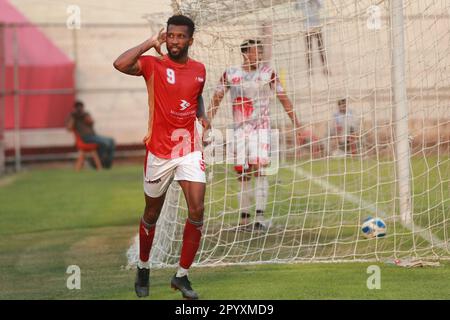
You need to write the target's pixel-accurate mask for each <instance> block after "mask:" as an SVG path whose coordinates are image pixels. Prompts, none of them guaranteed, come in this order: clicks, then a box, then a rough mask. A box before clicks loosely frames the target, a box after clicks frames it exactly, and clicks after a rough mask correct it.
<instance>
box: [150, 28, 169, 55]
mask: <svg viewBox="0 0 450 320" xmlns="http://www.w3.org/2000/svg"><path fill="white" fill-rule="evenodd" d="M150 41H151V43H152V44H153V48H155V50H156V52H158V53H159V54H160V55H161V56H162V55H163V54H162V52H161V45H162V44H163V43H164V42H166V31H164V28H161V30H159V33H158V34H155V35H154V36H152V37H151V38H150Z"/></svg>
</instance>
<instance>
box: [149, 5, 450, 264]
mask: <svg viewBox="0 0 450 320" xmlns="http://www.w3.org/2000/svg"><path fill="white" fill-rule="evenodd" d="M303 2H304V1H302V0H299V1H283V0H279V1H275V0H273V1H262V0H261V1H258V0H250V1H212V0H205V1H173V8H174V10H175V11H176V12H182V13H184V14H187V15H189V16H191V17H192V18H193V19H194V20H195V22H196V25H197V32H196V34H195V42H194V46H193V47H192V49H191V55H192V56H193V57H194V58H195V59H197V60H200V61H202V62H203V63H204V64H205V65H206V69H207V85H206V87H205V92H204V98H205V101H209V100H210V99H211V97H212V95H213V93H214V91H215V88H216V85H217V83H218V81H219V78H220V76H221V75H222V74H223V72H224V70H225V69H226V68H227V67H229V66H233V65H240V64H241V63H242V62H241V54H240V48H239V45H240V44H241V42H242V41H243V40H245V39H249V38H258V39H261V40H262V41H263V43H264V45H265V59H266V62H267V63H270V64H271V65H272V66H273V68H274V69H275V70H276V71H277V73H278V76H279V77H280V80H281V82H282V84H283V85H284V87H285V90H286V92H287V95H288V96H289V98H290V100H291V101H292V102H293V104H294V107H295V112H296V113H297V116H298V117H299V119H300V121H301V123H302V128H303V129H304V130H308V131H310V132H312V133H313V134H314V135H315V136H317V137H318V139H319V144H320V146H321V147H322V149H321V153H320V155H317V154H312V153H311V152H309V151H310V148H307V146H306V147H305V146H301V147H299V146H297V147H295V144H294V135H293V130H292V125H291V121H290V119H289V118H288V116H287V115H286V113H285V112H284V110H283V108H282V107H281V105H280V103H279V102H278V101H277V99H276V97H275V94H274V97H273V99H272V104H271V106H270V108H271V110H270V112H271V118H272V128H273V129H278V130H279V133H280V144H279V150H280V155H279V156H280V165H279V169H278V170H277V172H276V173H275V174H273V175H269V176H268V180H269V185H270V188H269V200H268V203H267V207H266V211H265V219H266V221H268V222H269V224H270V227H269V229H268V230H267V231H266V232H242V231H241V230H240V229H239V228H238V224H239V219H240V210H239V205H238V194H239V191H240V185H239V182H238V181H237V179H236V173H235V172H234V169H233V164H227V163H218V162H217V161H216V162H215V163H214V164H211V165H209V166H208V168H207V170H208V176H209V181H208V185H207V197H206V203H205V224H204V229H203V238H202V243H201V245H200V249H199V252H198V255H197V257H196V260H195V261H196V263H197V264H199V265H220V264H239V263H265V262H294V261H295V262H298V261H340V260H360V259H361V260H368V259H384V258H392V257H404V256H420V257H428V258H448V257H449V256H450V252H449V246H448V239H449V231H450V224H449V218H450V210H449V207H450V160H449V155H450V153H449V144H450V121H449V119H450V96H449V92H450V91H449V89H450V72H449V71H450V58H449V57H450V18H449V13H450V11H449V9H450V2H449V1H433V0H424V1H403V9H404V10H403V13H404V19H405V21H404V26H403V27H404V32H405V52H404V53H405V56H406V58H405V66H406V81H405V83H403V84H401V85H404V86H405V89H406V93H407V98H408V101H407V106H408V113H409V115H408V118H407V119H400V121H408V123H409V141H410V146H411V157H410V158H409V159H407V160H406V161H408V164H409V167H410V169H411V172H410V175H411V179H410V187H411V194H410V203H411V213H412V222H413V223H411V224H404V223H402V221H401V219H400V217H401V212H400V209H399V197H398V191H397V188H398V182H399V180H398V171H397V167H396V155H395V149H396V146H397V143H398V141H396V140H395V137H396V136H395V134H394V132H395V128H396V124H397V123H396V121H397V120H396V119H395V117H394V116H393V112H394V111H393V105H394V97H393V94H392V91H393V84H392V80H391V75H392V68H393V63H392V59H391V55H392V49H393V46H394V44H391V43H392V41H391V40H392V34H393V32H397V30H396V29H395V28H394V27H392V25H391V19H390V18H391V7H390V3H389V1H370V0H328V1H320V2H321V4H322V7H320V8H319V11H318V12H320V18H318V20H319V24H318V25H314V21H313V20H315V19H316V18H317V17H312V18H311V15H312V14H311V11H308V10H307V9H305V7H304V6H305V4H304V3H303ZM306 2H307V3H308V2H315V1H306ZM308 12H309V15H310V17H309V18H308ZM311 21H312V22H311ZM313 27H315V28H314V29H311V28H313ZM308 28H309V29H308ZM308 30H309V31H308ZM319 32H320V34H321V39H320V37H319V36H317V34H318V33H319ZM308 34H309V41H310V42H309V43H310V48H309V50H308ZM319 40H321V46H319ZM309 54H310V57H311V60H310V63H308V55H309ZM343 98H345V99H347V105H348V109H349V110H351V112H352V116H351V117H350V116H347V120H346V121H344V131H343V132H344V133H341V134H339V133H338V132H337V130H336V121H338V122H339V121H340V120H336V119H337V118H339V117H337V116H336V113H337V108H338V107H337V101H338V100H339V99H343ZM231 119H233V117H232V109H231V102H230V99H229V97H228V94H227V95H226V96H225V98H224V99H223V101H222V103H221V105H220V108H219V111H218V113H217V115H216V117H215V118H214V120H213V127H214V128H215V129H217V130H220V131H221V132H225V129H226V128H228V127H229V126H230V124H231V121H232V120H231ZM350 127H351V128H352V130H351V131H350ZM224 136H225V134H224ZM170 196H171V198H172V199H176V200H175V201H172V202H171V203H172V205H167V204H166V207H165V209H164V210H163V213H162V214H161V218H160V221H159V222H158V227H157V241H155V242H156V244H155V245H154V249H153V252H152V263H154V264H155V265H175V264H177V263H178V259H179V251H180V248H181V241H182V233H183V226H184V222H185V218H186V216H187V208H186V204H185V201H184V199H183V195H182V193H180V192H179V190H178V191H177V190H176V189H171V190H170ZM254 210H255V206H254V204H253V205H252V206H251V210H250V212H251V214H252V217H254V216H255V215H254ZM367 216H378V217H380V218H382V219H384V221H385V222H386V223H387V226H388V232H387V235H386V236H385V237H384V238H381V239H365V238H364V237H362V235H361V230H360V226H361V222H362V221H363V220H364V219H365V218H366V217H367ZM169 231H170V232H169Z"/></svg>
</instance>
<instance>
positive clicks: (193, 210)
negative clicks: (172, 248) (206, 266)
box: [171, 180, 206, 299]
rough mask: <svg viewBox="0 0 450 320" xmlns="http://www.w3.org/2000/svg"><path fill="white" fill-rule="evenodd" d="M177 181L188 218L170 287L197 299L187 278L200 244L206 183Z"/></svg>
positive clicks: (188, 297) (187, 297)
mask: <svg viewBox="0 0 450 320" xmlns="http://www.w3.org/2000/svg"><path fill="white" fill-rule="evenodd" d="M179 183H180V186H181V189H182V190H183V193H184V196H185V198H186V203H187V207H188V218H187V219H186V223H185V225H184V232H183V245H182V248H181V256H180V263H179V267H178V270H177V273H176V274H175V275H174V276H173V278H172V281H171V287H172V288H173V289H177V290H180V291H181V293H182V295H183V297H184V298H186V299H198V294H197V293H196V292H195V291H194V290H193V289H192V286H191V282H190V281H189V279H188V271H189V268H190V267H191V265H192V263H193V262H194V259H195V255H196V253H197V250H198V247H199V246H200V239H201V236H202V227H203V211H204V198H205V186H206V185H205V184H204V183H200V182H192V181H186V180H183V181H179Z"/></svg>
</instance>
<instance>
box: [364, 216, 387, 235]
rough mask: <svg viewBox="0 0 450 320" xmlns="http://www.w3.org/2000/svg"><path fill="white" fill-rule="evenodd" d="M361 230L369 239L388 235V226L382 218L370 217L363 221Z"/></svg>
mask: <svg viewBox="0 0 450 320" xmlns="http://www.w3.org/2000/svg"><path fill="white" fill-rule="evenodd" d="M361 231H362V234H363V235H364V237H366V238H367V239H372V238H382V237H384V236H385V235H386V231H387V226H386V223H385V222H384V221H383V219H381V218H372V217H368V218H367V219H366V220H364V221H363V224H362V225H361Z"/></svg>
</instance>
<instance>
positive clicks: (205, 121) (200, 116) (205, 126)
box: [197, 95, 211, 130]
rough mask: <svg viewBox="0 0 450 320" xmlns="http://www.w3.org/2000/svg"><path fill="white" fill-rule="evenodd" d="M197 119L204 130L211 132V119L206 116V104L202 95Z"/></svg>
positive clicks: (199, 99) (199, 97) (198, 101)
mask: <svg viewBox="0 0 450 320" xmlns="http://www.w3.org/2000/svg"><path fill="white" fill-rule="evenodd" d="M197 119H198V120H199V121H200V123H201V124H202V126H203V129H204V130H209V129H210V128H211V124H210V122H209V119H208V117H207V116H206V111H205V103H204V101H203V96H202V95H199V96H198V100H197Z"/></svg>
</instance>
